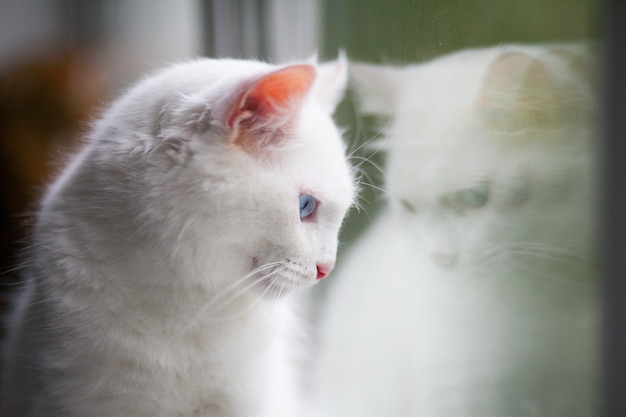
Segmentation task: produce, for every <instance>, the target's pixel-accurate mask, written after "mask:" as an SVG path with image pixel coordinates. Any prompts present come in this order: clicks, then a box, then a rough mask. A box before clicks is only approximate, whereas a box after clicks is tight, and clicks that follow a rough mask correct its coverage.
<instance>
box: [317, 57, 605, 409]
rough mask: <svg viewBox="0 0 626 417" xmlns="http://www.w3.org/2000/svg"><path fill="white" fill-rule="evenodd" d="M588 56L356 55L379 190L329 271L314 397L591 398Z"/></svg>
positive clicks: (454, 403)
mask: <svg viewBox="0 0 626 417" xmlns="http://www.w3.org/2000/svg"><path fill="white" fill-rule="evenodd" d="M592 66H593V60H592V58H591V56H590V53H589V51H588V50H587V49H586V48H585V47H583V46H571V45H553V46H545V47H541V46H537V47H534V46H519V45H518V46H515V45H512V46H504V47H496V48H485V49H478V50H468V51H462V52H459V53H455V54H451V55H448V56H445V57H442V58H439V59H436V60H433V61H431V62H428V63H425V64H421V65H413V66H407V67H405V68H393V67H379V66H369V65H364V66H361V67H358V66H356V68H355V77H356V79H357V81H359V83H358V84H357V87H360V88H359V89H360V91H361V93H362V95H361V104H362V109H363V110H364V112H365V113H370V114H377V115H382V116H383V118H385V120H387V118H388V117H390V118H391V121H390V123H389V126H388V128H387V129H386V132H385V133H386V142H384V145H383V146H384V147H385V148H386V149H387V150H388V155H387V166H386V170H385V178H386V183H385V189H386V191H387V192H388V194H389V199H390V201H389V205H388V206H387V207H386V208H385V209H384V210H383V212H382V213H381V214H380V217H379V218H378V219H377V220H376V223H375V224H374V225H373V226H372V228H371V229H370V230H368V232H367V233H366V234H365V235H364V237H363V238H362V239H361V241H360V242H358V243H357V244H356V246H355V247H354V248H352V250H351V252H349V253H348V255H347V256H346V257H345V258H344V263H342V265H341V268H340V271H338V273H337V280H336V282H335V286H332V287H331V289H330V294H329V299H328V303H327V305H326V307H325V311H324V312H323V313H324V318H323V320H322V331H321V341H320V344H321V346H322V351H321V356H320V361H319V364H318V368H317V369H318V373H317V376H316V380H315V390H314V391H315V393H314V395H313V398H314V400H313V402H314V404H317V405H318V406H319V409H320V413H319V414H320V415H334V416H360V417H363V416H372V417H374V416H380V417H382V416H385V417H389V416H423V417H443V416H445V417H453V416H471V417H474V416H475V417H498V416H546V417H549V416H556V415H561V416H564V415H567V416H591V415H594V414H595V412H596V409H595V407H596V406H597V395H596V392H595V390H596V385H595V380H596V377H597V357H598V349H597V347H598V346H597V343H598V323H597V311H596V310H597V291H598V285H597V280H596V278H597V277H596V275H595V271H594V267H595V259H596V256H595V255H596V254H595V251H594V202H595V197H594V194H595V183H594V177H595V172H594V171H595V168H594V161H595V158H594V146H595V143H594V141H593V139H594V138H595V136H596V135H597V127H596V121H595V111H596V97H595V94H594V89H593V83H592V82H591V81H590V80H591V79H592V76H591V74H590V72H591V68H592ZM389 112H390V113H391V114H390V115H389ZM357 287H358V290H356V289H355V288H357Z"/></svg>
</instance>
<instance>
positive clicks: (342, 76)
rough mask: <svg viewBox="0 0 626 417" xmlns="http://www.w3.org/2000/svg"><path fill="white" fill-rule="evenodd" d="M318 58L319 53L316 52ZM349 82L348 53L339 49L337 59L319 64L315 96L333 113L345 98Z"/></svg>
mask: <svg viewBox="0 0 626 417" xmlns="http://www.w3.org/2000/svg"><path fill="white" fill-rule="evenodd" d="M315 60H317V54H315ZM347 84H348V58H347V57H346V53H345V52H344V51H343V50H341V51H339V57H338V58H337V59H336V60H335V61H331V62H326V63H324V64H320V65H318V66H317V79H316V81H315V85H314V86H313V96H314V97H315V99H316V100H317V101H318V102H319V103H320V105H321V106H322V108H323V109H324V110H325V111H326V112H327V113H328V114H331V113H333V112H334V111H335V108H336V107H337V105H338V104H339V102H341V100H342V99H343V96H344V94H345V92H346V87H347Z"/></svg>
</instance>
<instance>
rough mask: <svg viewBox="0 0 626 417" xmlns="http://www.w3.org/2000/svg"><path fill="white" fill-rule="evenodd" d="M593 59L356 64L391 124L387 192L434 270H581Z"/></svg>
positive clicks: (589, 196) (527, 55)
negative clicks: (548, 262) (547, 262)
mask: <svg viewBox="0 0 626 417" xmlns="http://www.w3.org/2000/svg"><path fill="white" fill-rule="evenodd" d="M592 63H593V62H592V61H591V58H590V56H589V53H588V52H587V51H586V50H585V48H584V47H577V46H569V45H563V46H558V45H555V46H551V47H522V46H520V47H508V48H504V47H498V48H487V49H479V50H468V51H464V52H460V53H455V54H451V55H448V56H445V57H442V58H439V59H436V60H433V61H431V62H427V63H425V64H421V65H411V66H407V67H402V68H398V67H396V68H392V67H384V66H371V65H363V66H356V68H354V73H355V78H356V79H357V81H358V84H357V87H359V91H360V94H361V104H362V109H363V111H364V112H366V113H371V114H376V115H382V116H383V118H384V119H387V120H389V119H390V122H389V126H388V128H387V129H386V131H385V136H386V139H385V142H384V145H383V146H384V147H385V148H386V149H387V150H388V159H387V168H386V178H385V179H386V189H387V191H388V192H389V194H390V199H391V210H392V211H393V212H394V213H396V215H398V216H403V217H404V218H405V219H406V225H407V229H410V230H411V231H412V233H413V234H414V235H415V237H416V239H418V240H419V242H420V243H421V244H422V248H423V253H424V254H425V255H427V256H429V257H430V259H431V260H432V261H433V263H434V264H436V265H437V266H439V267H441V268H443V269H449V270H453V269H455V268H457V269H458V268H477V269H478V270H485V269H490V270H492V269H493V268H498V267H502V268H506V269H510V268H511V267H515V268H518V267H519V268H524V267H525V266H527V265H529V264H530V265H533V264H535V266H530V268H535V269H539V267H537V266H536V264H539V263H541V262H542V261H541V260H547V259H552V260H554V262H553V263H552V265H551V266H547V265H543V266H542V267H541V268H543V267H562V266H564V265H566V264H568V263H572V264H580V259H581V256H583V254H584V255H588V254H589V251H590V247H589V246H590V242H591V240H592V239H593V232H592V230H593V201H594V191H595V190H594V187H595V184H594V180H593V177H594V169H593V167H592V165H593V159H594V158H593V157H594V155H593V154H594V151H593V146H594V145H593V143H592V141H591V138H592V136H593V135H594V133H595V127H594V126H595V122H594V111H595V108H594V105H595V102H594V100H595V99H594V97H593V88H592V85H591V81H590V71H591V66H592Z"/></svg>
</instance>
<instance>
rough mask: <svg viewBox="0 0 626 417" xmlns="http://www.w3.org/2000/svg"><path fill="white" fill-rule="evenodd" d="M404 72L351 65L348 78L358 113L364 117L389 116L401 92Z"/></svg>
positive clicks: (371, 65) (369, 65)
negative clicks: (354, 95) (355, 99)
mask: <svg viewBox="0 0 626 417" xmlns="http://www.w3.org/2000/svg"><path fill="white" fill-rule="evenodd" d="M403 74H404V70H403V69H402V68H400V67H392V66H387V65H376V64H364V63H352V64H350V78H351V84H352V89H353V90H354V92H355V94H356V97H357V102H358V107H359V111H360V112H361V113H363V114H365V115H373V116H389V115H391V114H392V113H393V111H394V105H395V102H396V96H397V95H398V93H399V92H400V91H401V90H402V83H403V79H404V77H403Z"/></svg>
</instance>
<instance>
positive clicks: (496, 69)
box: [478, 52, 559, 132]
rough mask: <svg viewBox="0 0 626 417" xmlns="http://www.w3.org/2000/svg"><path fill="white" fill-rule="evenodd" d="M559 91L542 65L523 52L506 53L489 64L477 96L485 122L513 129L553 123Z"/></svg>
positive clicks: (502, 129)
mask: <svg viewBox="0 0 626 417" xmlns="http://www.w3.org/2000/svg"><path fill="white" fill-rule="evenodd" d="M558 99H559V97H558V93H557V90H556V86H555V84H554V81H553V80H552V78H551V76H550V74H549V72H548V70H547V69H546V67H545V66H544V64H543V63H542V62H541V61H539V60H538V59H536V58H534V57H531V56H529V55H527V54H525V53H522V52H506V53H504V54H502V55H500V56H498V57H497V58H496V59H495V61H494V62H492V63H491V65H490V66H489V68H488V70H487V74H486V76H485V78H484V79H483V83H482V86H481V88H480V93H479V96H478V110H479V112H480V113H481V117H482V120H483V121H484V122H485V125H486V126H487V127H488V128H490V129H494V130H501V131H508V132H513V131H517V130H520V129H526V128H545V127H549V126H554V125H555V124H556V123H557V122H558V120H557V118H558Z"/></svg>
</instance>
